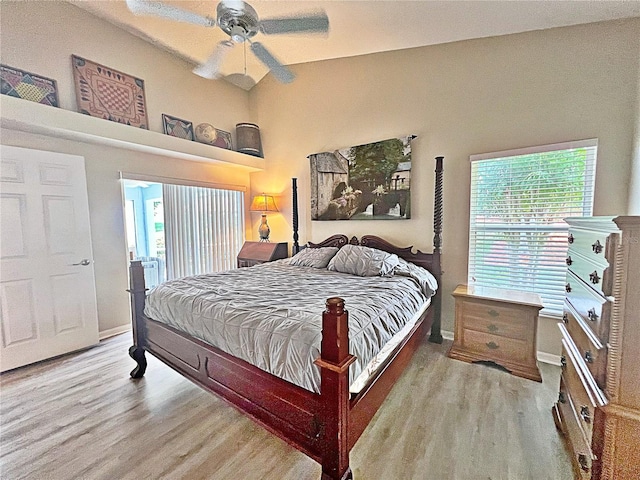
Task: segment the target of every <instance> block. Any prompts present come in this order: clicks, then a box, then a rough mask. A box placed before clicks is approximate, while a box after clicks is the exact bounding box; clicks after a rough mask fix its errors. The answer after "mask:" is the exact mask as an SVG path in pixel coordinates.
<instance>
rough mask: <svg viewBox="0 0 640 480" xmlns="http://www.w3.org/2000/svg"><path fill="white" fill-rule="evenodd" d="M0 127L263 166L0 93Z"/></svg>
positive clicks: (252, 160)
mask: <svg viewBox="0 0 640 480" xmlns="http://www.w3.org/2000/svg"><path fill="white" fill-rule="evenodd" d="M0 116H1V120H2V121H1V123H0V125H1V126H2V128H6V129H10V130H18V131H22V132H28V133H35V134H40V135H47V136H50V137H56V138H65V139H67V140H73V141H78V142H85V143H93V144H97V145H107V146H110V147H116V148H123V149H126V150H133V151H138V152H144V153H151V154H154V155H162V156H165V157H170V158H180V159H183V160H189V161H192V162H201V163H212V164H217V165H226V166H234V167H240V168H243V169H245V170H248V171H250V172H255V171H258V170H264V168H265V160H264V158H260V157H254V156H251V155H246V154H244V153H240V152H235V151H233V150H226V149H224V148H219V147H214V146H213V145H205V144H203V143H198V142H191V141H188V140H184V139H182V138H177V137H172V136H170V135H164V134H162V133H158V132H152V131H150V130H145V129H142V128H136V127H132V126H130V125H124V124H122V123H117V122H111V121H108V120H103V119H101V118H96V117H91V116H89V115H83V114H81V113H77V112H72V111H70V110H63V109H61V108H56V107H50V106H48V105H42V104H40V103H35V102H29V101H27V100H22V99H19V98H15V97H10V96H8V95H0Z"/></svg>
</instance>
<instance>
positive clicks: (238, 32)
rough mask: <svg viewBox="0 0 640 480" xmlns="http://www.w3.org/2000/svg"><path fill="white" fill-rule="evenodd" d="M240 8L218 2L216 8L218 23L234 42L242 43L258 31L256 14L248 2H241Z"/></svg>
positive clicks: (258, 22) (258, 23) (258, 21)
mask: <svg viewBox="0 0 640 480" xmlns="http://www.w3.org/2000/svg"><path fill="white" fill-rule="evenodd" d="M242 3H243V6H242V9H238V8H234V7H233V6H229V5H226V4H225V2H220V3H219V4H218V8H217V17H218V25H219V26H220V28H221V29H222V31H223V32H225V33H226V34H227V35H229V36H230V37H231V39H232V40H233V41H234V42H236V43H242V42H244V41H245V40H247V39H249V38H251V37H253V36H254V35H255V34H256V33H258V30H259V25H260V20H259V18H258V14H257V13H256V11H255V10H254V9H253V7H252V6H251V5H249V4H248V3H245V2H242Z"/></svg>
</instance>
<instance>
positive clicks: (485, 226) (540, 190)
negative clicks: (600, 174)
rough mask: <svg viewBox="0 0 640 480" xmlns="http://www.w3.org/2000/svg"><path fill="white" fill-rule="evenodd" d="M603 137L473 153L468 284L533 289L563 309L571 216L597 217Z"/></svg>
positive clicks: (553, 311)
mask: <svg viewBox="0 0 640 480" xmlns="http://www.w3.org/2000/svg"><path fill="white" fill-rule="evenodd" d="M596 152H597V140H595V139H594V140H584V141H580V142H570V143H563V144H555V145H546V146H541V147H534V148H530V149H522V150H515V151H509V152H498V153H493V154H483V155H473V156H472V157H471V209H470V217H471V219H470V228H469V235H470V237H469V279H468V280H469V283H470V284H474V285H479V286H487V287H499V288H508V289H513V290H522V291H528V292H535V293H538V294H539V295H540V297H541V298H542V301H543V303H544V309H543V311H542V313H543V314H546V315H561V314H562V303H563V299H564V295H565V290H564V286H565V283H566V281H565V276H566V267H567V266H566V256H567V233H568V226H567V224H566V222H564V220H563V219H564V218H566V217H575V216H591V215H592V211H593V190H594V181H595V164H596Z"/></svg>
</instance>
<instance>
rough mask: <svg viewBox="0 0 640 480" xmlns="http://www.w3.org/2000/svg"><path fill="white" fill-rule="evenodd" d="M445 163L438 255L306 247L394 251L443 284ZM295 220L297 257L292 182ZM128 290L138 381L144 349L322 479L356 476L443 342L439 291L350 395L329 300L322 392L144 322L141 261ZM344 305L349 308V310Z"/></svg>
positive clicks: (335, 312)
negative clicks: (375, 434)
mask: <svg viewBox="0 0 640 480" xmlns="http://www.w3.org/2000/svg"><path fill="white" fill-rule="evenodd" d="M442 161H443V157H436V188H435V208H434V231H435V236H434V249H433V253H431V254H427V253H422V252H420V251H417V253H413V252H412V247H407V248H399V247H396V246H394V245H392V244H390V243H388V242H386V241H385V240H383V239H381V238H379V237H377V236H373V235H366V236H364V237H362V238H361V240H360V241H358V239H357V238H356V237H353V238H351V240H349V239H348V237H346V236H344V235H334V236H332V237H330V238H328V239H326V240H324V241H323V242H320V243H317V244H314V243H309V247H310V248H317V247H326V246H336V247H342V246H344V245H346V244H347V243H351V244H353V245H362V246H367V247H373V248H377V249H380V250H384V251H387V252H389V253H395V254H397V255H398V256H399V257H402V258H404V259H405V260H407V261H409V262H412V263H414V264H416V265H419V266H422V267H424V268H426V269H428V270H429V271H430V272H431V273H432V274H433V275H434V276H435V277H436V279H437V280H438V285H439V286H440V285H441V274H442V270H441V264H440V251H441V232H442V171H443V169H442ZM293 223H294V253H295V252H297V251H298V250H299V247H298V245H297V240H298V233H297V199H296V185H295V180H294V222H293ZM130 287H131V288H130V289H129V292H130V294H131V302H132V322H133V342H134V344H133V346H132V347H131V348H130V349H129V355H130V356H131V357H132V358H133V359H134V360H135V361H136V362H137V367H136V368H135V369H134V370H133V371H132V372H131V376H132V377H133V378H141V377H142V376H143V375H144V373H145V369H146V366H147V362H146V359H145V352H149V353H151V354H152V355H154V356H155V357H157V358H158V359H160V360H161V361H162V362H164V363H165V364H167V365H168V366H170V367H171V368H173V369H174V370H176V371H178V372H179V373H180V374H182V375H183V376H184V377H186V378H188V379H189V380H191V381H193V382H194V383H196V384H198V385H200V386H201V387H202V388H204V389H205V390H208V391H210V392H213V393H215V394H217V395H219V396H221V397H222V398H224V399H225V400H227V401H228V402H229V403H231V404H232V405H234V406H235V407H237V408H238V409H239V410H241V411H242V412H244V413H245V414H246V415H248V416H249V417H251V418H252V419H253V420H255V421H256V422H258V423H259V424H261V425H263V426H264V427H265V428H267V429H268V430H270V431H271V432H273V433H274V434H276V435H277V436H279V437H280V438H282V439H284V440H285V441H286V442H288V443H289V444H291V445H292V446H294V447H295V448H297V449H298V450H300V451H302V452H304V453H305V454H306V455H308V456H309V457H311V458H313V459H314V460H316V461H317V462H318V463H320V464H321V465H322V480H344V479H350V478H353V477H352V473H351V469H350V468H349V452H350V450H351V448H352V447H353V446H354V444H355V443H356V441H357V440H358V438H359V437H360V435H361V434H362V432H363V431H364V429H365V428H366V426H367V425H368V423H369V421H370V420H371V418H372V417H373V415H374V414H375V413H376V411H377V410H378V408H379V406H380V405H381V404H382V402H383V401H384V399H385V397H386V396H387V394H388V393H389V391H390V390H391V388H392V387H393V385H394V383H395V382H396V380H397V379H398V377H399V376H400V374H401V373H402V371H403V370H404V368H405V366H406V365H407V363H408V362H409V360H410V359H411V356H412V354H413V352H414V351H415V350H416V348H417V347H418V346H419V344H420V342H421V341H422V339H423V338H424V335H425V334H426V332H427V331H429V329H431V336H430V341H432V342H436V343H441V342H442V336H441V334H440V309H441V296H442V294H441V288H438V291H437V293H436V295H435V296H434V297H432V300H431V305H430V306H429V308H428V309H427V310H426V311H425V312H424V313H423V315H422V317H421V318H420V319H419V320H418V322H417V323H416V324H415V326H414V327H413V329H412V330H411V332H410V334H409V335H408V336H406V337H405V338H404V340H403V341H402V342H401V343H400V344H399V345H398V346H397V347H396V348H395V349H394V350H393V352H392V353H391V354H390V355H389V357H388V358H387V359H386V360H385V362H384V363H383V364H382V366H381V367H380V368H379V369H378V370H377V373H376V374H375V375H374V376H373V377H372V378H370V379H369V381H368V382H367V384H366V385H365V387H364V388H363V389H362V390H361V391H360V392H359V393H358V394H356V395H351V394H350V393H349V365H351V363H352V362H353V361H354V360H355V358H354V357H353V356H352V355H350V353H349V350H348V348H349V340H348V312H347V310H346V309H345V304H344V301H343V300H342V299H341V298H338V297H332V298H328V299H327V300H326V309H325V311H324V312H323V313H322V344H321V355H320V357H319V358H318V359H317V360H316V361H315V364H316V365H318V366H319V367H320V371H321V373H320V378H321V383H320V393H319V394H318V393H313V392H311V391H309V390H306V389H304V388H302V387H299V386H297V385H294V384H292V383H289V382H287V381H285V380H282V379H280V378H278V377H276V376H274V375H271V374H269V373H267V372H265V371H263V370H261V369H259V368H257V367H255V366H253V365H251V364H249V363H248V362H246V361H244V360H241V359H238V358H235V357H233V356H231V355H229V354H227V353H225V352H223V351H222V350H220V349H218V348H215V347H213V346H211V345H208V344H206V343H204V342H202V341H200V340H198V339H196V338H193V337H191V336H189V335H187V334H185V333H182V332H180V331H178V330H176V329H174V328H172V327H170V326H168V325H165V324H163V323H160V322H157V321H155V320H153V319H151V318H148V317H146V316H145V314H144V305H145V297H146V288H145V284H144V269H143V267H142V264H141V262H140V261H133V262H131V266H130ZM346 307H347V308H348V305H347V306H346ZM318 315H320V312H318Z"/></svg>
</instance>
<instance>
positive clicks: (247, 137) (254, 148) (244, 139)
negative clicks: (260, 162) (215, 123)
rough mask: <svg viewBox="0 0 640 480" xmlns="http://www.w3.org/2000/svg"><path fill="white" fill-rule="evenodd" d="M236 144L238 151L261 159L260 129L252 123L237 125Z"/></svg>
mask: <svg viewBox="0 0 640 480" xmlns="http://www.w3.org/2000/svg"><path fill="white" fill-rule="evenodd" d="M236 143H237V144H238V151H239V152H242V153H246V154H248V155H253V156H254V157H261V158H262V157H263V153H262V140H261V139H260V127H258V126H257V125H255V124H253V123H238V124H237V125H236Z"/></svg>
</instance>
